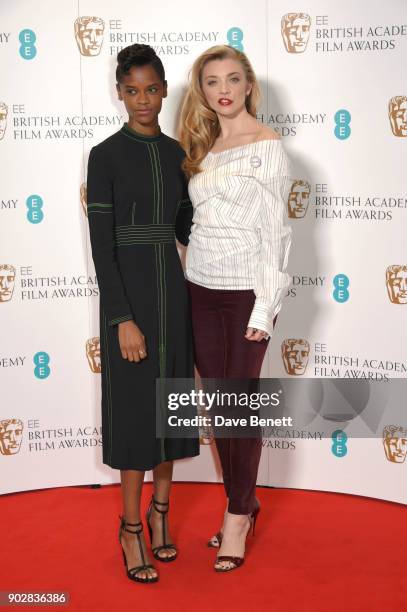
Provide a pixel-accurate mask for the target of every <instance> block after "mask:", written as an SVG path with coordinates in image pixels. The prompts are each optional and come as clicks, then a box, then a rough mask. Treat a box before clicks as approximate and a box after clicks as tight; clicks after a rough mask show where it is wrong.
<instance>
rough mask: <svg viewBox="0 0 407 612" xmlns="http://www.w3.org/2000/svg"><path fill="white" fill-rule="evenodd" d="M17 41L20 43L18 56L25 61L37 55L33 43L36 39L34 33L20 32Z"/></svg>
mask: <svg viewBox="0 0 407 612" xmlns="http://www.w3.org/2000/svg"><path fill="white" fill-rule="evenodd" d="M18 39H19V41H20V43H21V45H20V55H21V57H22V58H23V59H25V60H31V59H34V57H35V56H36V55H37V48H36V46H35V41H36V40H37V37H36V35H35V32H33V31H32V30H28V29H26V30H21V32H20V34H19V36H18Z"/></svg>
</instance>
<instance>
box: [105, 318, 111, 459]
mask: <svg viewBox="0 0 407 612" xmlns="http://www.w3.org/2000/svg"><path fill="white" fill-rule="evenodd" d="M106 322H107V321H106V315H105V314H104V313H103V324H104V325H103V326H104V331H105V333H104V341H105V364H106V384H107V398H106V402H107V408H108V415H109V427H110V430H109V435H108V440H109V463H112V450H113V443H112V438H113V421H112V384H111V378H110V359H109V339H108V336H107V325H106Z"/></svg>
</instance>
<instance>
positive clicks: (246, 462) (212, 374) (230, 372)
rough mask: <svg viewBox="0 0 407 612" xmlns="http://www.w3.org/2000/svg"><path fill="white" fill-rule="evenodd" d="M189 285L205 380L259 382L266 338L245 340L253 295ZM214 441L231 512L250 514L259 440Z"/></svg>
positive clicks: (200, 368)
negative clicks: (230, 379)
mask: <svg viewBox="0 0 407 612" xmlns="http://www.w3.org/2000/svg"><path fill="white" fill-rule="evenodd" d="M188 286H189V290H190V296H191V305H192V322H193V333H194V344H195V362H196V367H197V369H198V372H199V374H200V376H201V378H240V379H253V378H258V377H259V376H260V370H261V366H262V363H263V359H264V355H265V353H266V349H267V346H268V340H262V341H261V342H254V341H253V342H252V341H250V340H246V338H245V337H244V335H245V333H246V329H247V324H248V321H249V318H250V314H251V312H252V309H253V305H254V301H255V295H254V292H253V291H252V290H251V289H249V290H219V289H207V288H206V287H201V286H200V285H196V284H194V283H191V282H189V283H188ZM215 440H216V446H217V449H218V453H219V458H220V462H221V465H222V471H223V482H224V485H225V490H226V495H227V497H228V498H229V512H230V513H232V514H250V513H251V512H253V510H254V509H255V505H256V504H255V491H256V480H257V472H258V468H259V462H260V456H261V449H262V443H261V437H257V438H220V437H216V438H215Z"/></svg>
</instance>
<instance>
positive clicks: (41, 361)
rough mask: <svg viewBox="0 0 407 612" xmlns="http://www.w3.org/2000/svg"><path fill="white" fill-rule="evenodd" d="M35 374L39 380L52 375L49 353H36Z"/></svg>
mask: <svg viewBox="0 0 407 612" xmlns="http://www.w3.org/2000/svg"><path fill="white" fill-rule="evenodd" d="M33 361H34V365H35V368H34V374H35V376H36V377H37V378H40V379H42V378H48V376H49V375H50V374H51V370H50V368H49V365H48V364H49V362H50V357H49V355H48V353H46V352H45V351H39V352H38V353H35V355H34V358H33Z"/></svg>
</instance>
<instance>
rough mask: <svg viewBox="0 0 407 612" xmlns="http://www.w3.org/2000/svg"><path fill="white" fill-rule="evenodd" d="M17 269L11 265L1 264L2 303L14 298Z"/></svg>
mask: <svg viewBox="0 0 407 612" xmlns="http://www.w3.org/2000/svg"><path fill="white" fill-rule="evenodd" d="M15 279H16V269H15V268H14V266H12V265H10V264H0V303H1V302H9V301H10V300H11V298H12V297H13V291H14V282H15Z"/></svg>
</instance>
